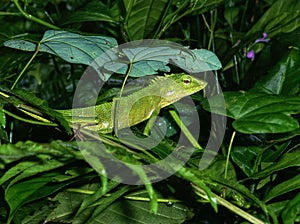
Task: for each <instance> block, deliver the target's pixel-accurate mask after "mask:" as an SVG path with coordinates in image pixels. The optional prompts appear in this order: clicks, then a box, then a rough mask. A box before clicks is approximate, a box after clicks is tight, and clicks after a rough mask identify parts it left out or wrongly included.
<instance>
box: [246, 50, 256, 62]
mask: <svg viewBox="0 0 300 224" xmlns="http://www.w3.org/2000/svg"><path fill="white" fill-rule="evenodd" d="M246 57H247V58H249V59H251V61H253V60H254V57H255V53H254V50H251V51H248V52H247V55H246Z"/></svg>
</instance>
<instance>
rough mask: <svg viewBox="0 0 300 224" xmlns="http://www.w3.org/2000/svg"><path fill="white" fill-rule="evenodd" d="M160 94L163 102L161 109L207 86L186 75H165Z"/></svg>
mask: <svg viewBox="0 0 300 224" xmlns="http://www.w3.org/2000/svg"><path fill="white" fill-rule="evenodd" d="M161 84H163V88H162V89H163V91H162V92H161V94H162V96H163V98H164V100H163V102H162V107H165V106H168V105H170V104H172V103H174V102H176V101H178V100H180V99H181V98H183V97H185V96H189V95H192V94H194V93H196V92H198V91H200V90H202V89H204V88H205V87H206V85H207V82H206V81H204V80H201V79H197V78H195V77H193V76H191V75H188V74H186V73H176V74H171V75H166V76H165V80H164V82H162V83H161Z"/></svg>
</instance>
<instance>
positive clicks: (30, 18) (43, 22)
mask: <svg viewBox="0 0 300 224" xmlns="http://www.w3.org/2000/svg"><path fill="white" fill-rule="evenodd" d="M13 2H14V3H15V5H16V6H17V8H18V10H19V11H20V13H21V14H22V15H23V16H24V17H25V18H26V19H29V20H31V21H34V22H36V23H39V24H41V25H43V26H46V27H48V28H49V29H54V30H60V28H59V27H57V26H55V25H53V24H51V23H48V22H46V21H44V20H41V19H39V18H37V17H34V16H33V15H30V14H29V13H27V12H25V11H24V10H23V9H22V7H21V6H20V4H19V1H18V0H13Z"/></svg>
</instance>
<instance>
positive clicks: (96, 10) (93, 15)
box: [62, 0, 118, 25]
mask: <svg viewBox="0 0 300 224" xmlns="http://www.w3.org/2000/svg"><path fill="white" fill-rule="evenodd" d="M86 21H104V22H109V23H118V21H117V20H115V19H114V18H113V17H112V15H111V11H110V9H109V8H108V6H107V5H105V4H104V3H103V2H101V1H95V0H94V1H90V2H89V3H88V4H87V5H86V6H85V7H84V8H82V9H81V10H80V11H77V12H76V13H74V12H71V13H70V14H68V15H66V16H65V18H64V20H63V23H62V24H64V25H65V24H70V23H78V22H86Z"/></svg>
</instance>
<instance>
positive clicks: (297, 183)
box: [264, 174, 300, 201]
mask: <svg viewBox="0 0 300 224" xmlns="http://www.w3.org/2000/svg"><path fill="white" fill-rule="evenodd" d="M299 188H300V174H298V175H296V176H294V177H293V178H291V179H288V180H286V181H284V182H282V183H280V184H278V185H276V186H273V188H272V189H271V190H270V191H269V192H268V193H267V195H266V196H265V197H264V201H270V200H271V199H273V198H275V197H278V196H280V195H283V194H285V193H288V192H291V191H294V190H297V189H299Z"/></svg>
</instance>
